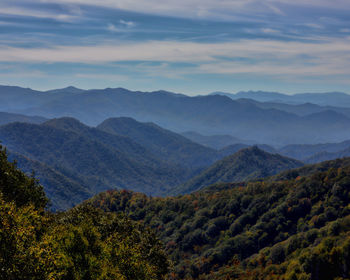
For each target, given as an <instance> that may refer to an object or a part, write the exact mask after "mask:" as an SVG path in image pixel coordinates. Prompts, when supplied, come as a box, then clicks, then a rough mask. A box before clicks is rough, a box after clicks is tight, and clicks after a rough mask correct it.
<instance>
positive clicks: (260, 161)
mask: <svg viewBox="0 0 350 280" xmlns="http://www.w3.org/2000/svg"><path fill="white" fill-rule="evenodd" d="M302 165H303V163H302V162H300V161H297V160H294V159H291V158H287V157H283V156H281V155H278V154H270V153H267V152H265V151H263V150H260V149H259V148H258V147H256V146H253V147H250V148H246V149H242V150H240V151H238V152H237V153H235V154H233V155H231V156H228V157H225V158H223V159H222V160H219V161H217V162H216V163H214V164H213V165H212V166H210V167H209V168H207V169H206V170H204V171H203V172H201V173H200V174H199V175H198V176H196V177H194V178H192V179H190V180H189V181H188V182H186V183H185V184H184V185H182V186H180V187H179V188H177V189H176V191H177V192H178V193H190V192H192V191H196V190H199V189H201V188H203V187H205V186H208V185H211V184H214V183H219V182H243V181H248V180H253V179H258V178H264V177H268V176H271V175H274V174H276V173H279V172H281V171H283V170H286V169H292V168H296V167H299V166H302Z"/></svg>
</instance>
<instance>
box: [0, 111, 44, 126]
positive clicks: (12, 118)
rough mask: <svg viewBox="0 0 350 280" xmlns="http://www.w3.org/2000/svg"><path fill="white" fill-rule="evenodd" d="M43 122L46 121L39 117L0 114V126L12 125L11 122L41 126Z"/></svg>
mask: <svg viewBox="0 0 350 280" xmlns="http://www.w3.org/2000/svg"><path fill="white" fill-rule="evenodd" d="M45 121H47V119H46V118H43V117H39V116H25V115H21V114H12V113H6V112H0V125H4V124H8V123H12V122H26V123H35V124H41V123H43V122H45Z"/></svg>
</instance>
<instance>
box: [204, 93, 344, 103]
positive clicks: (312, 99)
mask: <svg viewBox="0 0 350 280" xmlns="http://www.w3.org/2000/svg"><path fill="white" fill-rule="evenodd" d="M210 95H224V96H227V97H229V98H231V99H234V100H236V99H240V98H247V99H253V100H256V101H259V102H278V103H287V104H304V103H312V104H316V105H321V106H326V105H328V106H336V107H350V95H349V94H347V93H344V92H325V93H298V94H293V95H288V94H283V93H279V92H267V91H240V92H237V93H228V92H213V93H211V94H210Z"/></svg>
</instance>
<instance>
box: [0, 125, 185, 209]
mask: <svg viewBox="0 0 350 280" xmlns="http://www.w3.org/2000/svg"><path fill="white" fill-rule="evenodd" d="M0 139H1V140H2V143H3V144H4V145H5V146H6V147H7V148H8V149H9V150H10V151H11V152H13V153H15V154H20V155H22V156H24V157H25V158H28V159H30V160H31V161H35V162H39V163H40V164H44V165H45V166H47V167H48V168H50V170H55V171H57V172H59V173H60V174H63V175H64V176H65V177H66V178H69V179H70V181H71V183H70V184H68V185H63V184H59V185H56V184H55V186H56V187H57V188H60V187H61V186H62V188H65V189H64V190H61V191H60V190H59V189H56V191H55V192H52V190H50V189H49V185H50V184H49V185H48V186H46V185H45V187H46V190H48V195H49V198H52V201H53V202H54V206H55V207H59V205H58V204H56V196H55V195H59V197H57V201H62V200H64V199H67V205H71V204H72V203H76V202H79V196H70V197H68V198H67V197H66V194H68V193H69V192H74V191H76V192H77V194H78V193H79V192H80V191H79V189H77V190H75V189H74V190H69V188H70V187H72V186H74V185H75V184H73V183H72V182H80V183H81V182H83V184H80V185H81V188H83V189H85V190H87V192H88V193H91V194H96V193H98V192H100V191H103V190H107V189H113V188H119V189H124V188H127V189H134V190H138V191H143V192H145V193H148V194H152V195H160V194H164V193H166V192H167V191H168V190H169V189H170V188H172V187H174V186H176V185H178V184H180V183H182V182H184V181H185V180H186V179H187V174H188V172H187V171H186V170H183V169H181V168H180V167H178V166H175V165H170V164H168V163H166V162H164V161H162V160H160V159H158V158H157V157H156V156H154V155H153V154H152V153H151V152H149V151H148V150H147V149H145V148H144V147H142V146H140V145H139V144H137V143H136V142H134V141H133V140H132V139H130V138H127V137H124V136H117V135H113V134H108V133H106V132H103V131H100V130H98V129H95V128H90V127H87V126H85V125H83V124H82V123H80V122H78V121H76V120H73V119H70V118H63V119H56V120H51V121H48V122H46V123H44V124H41V125H35V124H27V123H12V124H8V125H6V126H2V127H0ZM14 157H15V155H14ZM19 163H23V161H22V160H20V161H19ZM27 163H28V162H26V165H27ZM31 163H32V162H31ZM31 166H33V165H31ZM31 166H29V167H31ZM23 167H25V166H23ZM41 168H42V165H40V168H39V170H37V169H36V168H34V170H37V172H38V173H40V174H41V175H40V177H41V179H44V178H43V175H44V173H42V172H41V171H40V170H41ZM51 175H52V173H46V174H45V176H46V178H45V180H52V178H51V177H52V176H51ZM81 188H80V189H81ZM51 195H52V196H51Z"/></svg>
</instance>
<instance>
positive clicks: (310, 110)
mask: <svg viewBox="0 0 350 280" xmlns="http://www.w3.org/2000/svg"><path fill="white" fill-rule="evenodd" d="M236 101H237V102H240V103H243V104H244V103H249V104H254V105H255V106H257V107H259V108H262V109H276V110H280V111H285V112H288V113H292V114H295V115H298V116H306V115H310V114H314V113H320V112H323V111H328V110H330V111H334V112H337V113H340V114H343V115H345V116H347V117H350V108H345V107H334V106H320V105H316V104H312V103H303V104H287V103H278V102H259V101H256V100H253V99H246V98H241V99H236Z"/></svg>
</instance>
